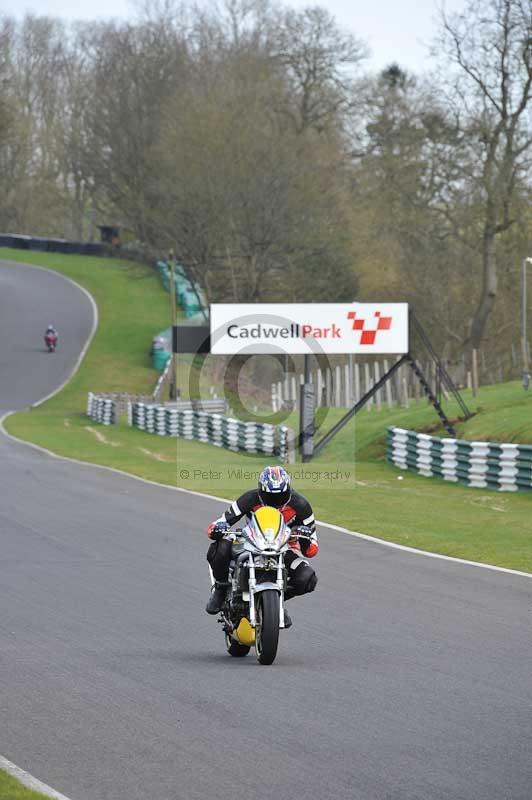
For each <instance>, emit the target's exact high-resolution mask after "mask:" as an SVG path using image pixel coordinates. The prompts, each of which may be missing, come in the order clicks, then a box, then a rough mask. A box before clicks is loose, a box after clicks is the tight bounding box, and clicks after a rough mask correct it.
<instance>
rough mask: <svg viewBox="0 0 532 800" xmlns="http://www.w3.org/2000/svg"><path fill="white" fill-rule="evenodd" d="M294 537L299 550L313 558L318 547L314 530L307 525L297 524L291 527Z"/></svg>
mask: <svg viewBox="0 0 532 800" xmlns="http://www.w3.org/2000/svg"><path fill="white" fill-rule="evenodd" d="M292 534H293V536H294V538H296V539H297V542H298V544H299V547H300V549H301V552H302V553H303V555H304V556H306V557H307V558H313V557H314V556H315V555H316V554H317V553H318V550H319V549H320V548H319V545H318V540H317V538H316V532H315V531H313V530H312V528H310V527H309V526H308V525H297V526H296V527H295V528H293V529H292Z"/></svg>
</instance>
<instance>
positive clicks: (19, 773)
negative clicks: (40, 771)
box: [0, 756, 69, 800]
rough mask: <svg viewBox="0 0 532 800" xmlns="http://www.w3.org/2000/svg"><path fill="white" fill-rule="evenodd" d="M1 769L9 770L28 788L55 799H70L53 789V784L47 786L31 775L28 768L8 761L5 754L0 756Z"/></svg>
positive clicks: (8, 771) (10, 773)
mask: <svg viewBox="0 0 532 800" xmlns="http://www.w3.org/2000/svg"><path fill="white" fill-rule="evenodd" d="M0 769H3V770H4V772H7V773H8V774H9V775H11V776H12V777H13V778H16V779H17V780H18V781H20V783H22V784H24V786H26V787H27V788H28V789H32V790H33V791H34V792H40V793H41V794H44V795H47V796H48V797H50V798H53V800H69V798H68V797H67V796H66V795H64V794H61V793H60V792H57V791H56V790H55V789H52V788H51V786H47V785H46V784H45V783H43V782H42V781H40V780H39V779H38V778H35V777H34V776H33V775H30V773H29V772H26V770H23V769H21V768H20V767H17V765H16V764H13V762H12V761H8V760H7V758H4V756H0Z"/></svg>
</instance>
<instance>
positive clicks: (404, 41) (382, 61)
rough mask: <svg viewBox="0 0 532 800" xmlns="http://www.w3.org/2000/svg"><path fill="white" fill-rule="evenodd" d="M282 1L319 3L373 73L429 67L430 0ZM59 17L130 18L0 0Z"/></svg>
mask: <svg viewBox="0 0 532 800" xmlns="http://www.w3.org/2000/svg"><path fill="white" fill-rule="evenodd" d="M465 2H466V0H446V2H445V7H446V9H447V11H451V12H452V11H460V10H461V9H462V8H463V7H464V5H465ZM283 4H284V5H287V6H291V7H293V8H301V7H304V6H308V5H321V6H324V7H325V8H327V9H328V10H329V11H330V12H331V13H332V14H333V15H334V16H335V17H336V19H337V21H338V23H339V25H340V26H341V27H342V28H345V29H347V30H349V31H351V33H354V34H356V35H357V36H358V37H359V38H361V39H363V40H364V41H366V42H367V44H368V45H369V47H370V49H371V51H372V53H371V57H370V59H369V61H368V64H367V65H368V68H369V69H370V70H372V71H378V70H381V69H383V68H384V67H386V66H387V65H389V64H391V63H392V62H397V63H398V64H400V66H402V67H403V68H404V69H406V70H410V71H411V72H416V73H421V72H424V71H426V70H427V69H428V68H429V67H430V63H429V61H428V60H427V48H426V45H428V44H430V42H431V40H432V37H433V35H434V31H435V27H436V25H435V20H436V18H437V7H436V3H435V1H434V0H373V2H372V0H285V2H284V3H283ZM27 10H29V11H33V12H34V13H36V14H46V15H49V16H56V17H61V18H63V19H96V18H98V19H108V18H110V17H118V18H123V19H125V18H131V17H133V16H134V6H133V4H132V3H131V2H130V0H0V12H1V13H4V14H7V15H10V16H15V17H18V18H20V17H21V16H22V15H23V14H24V12H25V11H27Z"/></svg>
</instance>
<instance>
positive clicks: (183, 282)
mask: <svg viewBox="0 0 532 800" xmlns="http://www.w3.org/2000/svg"><path fill="white" fill-rule="evenodd" d="M157 272H158V273H159V276H160V278H161V280H162V282H163V286H164V288H165V289H166V291H167V292H169V291H170V267H169V266H168V264H167V263H166V261H158V262H157ZM175 291H176V297H177V302H178V303H179V304H180V305H181V306H182V308H183V311H184V312H185V317H186V318H187V319H193V318H194V317H201V319H203V313H202V312H203V309H204V308H206V307H207V303H206V300H205V295H204V293H203V290H202V288H201V286H200V285H199V284H198V283H192V282H191V281H189V280H188V278H187V276H186V274H185V270H184V268H183V267H182V266H181V265H180V264H176V268H175Z"/></svg>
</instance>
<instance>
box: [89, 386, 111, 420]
mask: <svg viewBox="0 0 532 800" xmlns="http://www.w3.org/2000/svg"><path fill="white" fill-rule="evenodd" d="M87 416H88V417H90V418H91V419H92V420H93V421H94V422H99V423H100V424H101V425H114V424H115V423H116V421H117V419H118V413H117V408H116V403H115V401H114V400H111V399H110V398H109V397H100V396H99V395H97V394H94V393H93V392H89V394H88V397H87Z"/></svg>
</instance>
